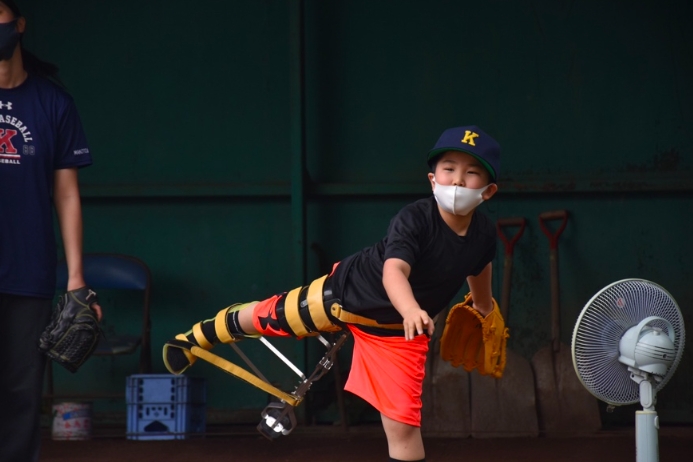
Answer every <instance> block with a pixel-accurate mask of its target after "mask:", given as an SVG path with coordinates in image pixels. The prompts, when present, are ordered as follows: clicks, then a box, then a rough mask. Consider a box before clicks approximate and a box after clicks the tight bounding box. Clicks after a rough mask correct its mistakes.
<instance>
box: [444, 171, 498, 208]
mask: <svg viewBox="0 0 693 462" xmlns="http://www.w3.org/2000/svg"><path fill="white" fill-rule="evenodd" d="M433 184H434V185H435V189H434V190H433V196H435V198H436V201H437V202H438V205H440V208H442V209H443V210H445V211H446V212H448V213H452V214H453V215H467V214H469V213H470V212H471V211H472V210H474V208H475V207H477V206H478V205H479V204H481V203H482V202H484V199H483V198H482V197H481V195H482V194H483V193H484V191H486V188H488V187H489V186H490V185H486V186H484V187H483V188H481V189H469V188H464V187H462V186H443V185H440V184H437V183H436V180H435V178H434V179H433Z"/></svg>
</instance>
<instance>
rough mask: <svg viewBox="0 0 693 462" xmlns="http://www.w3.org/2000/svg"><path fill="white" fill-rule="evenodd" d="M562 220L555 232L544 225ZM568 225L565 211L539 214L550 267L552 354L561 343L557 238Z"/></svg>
mask: <svg viewBox="0 0 693 462" xmlns="http://www.w3.org/2000/svg"><path fill="white" fill-rule="evenodd" d="M552 220H562V221H561V223H560V224H559V225H558V228H557V229H556V232H553V233H552V232H551V230H549V228H548V226H547V225H546V222H547V221H552ZM567 223H568V212H567V211H566V210H554V211H551V212H544V213H541V214H539V226H541V230H542V231H543V232H544V234H546V237H548V238H549V263H550V267H551V346H552V348H553V351H554V352H558V350H559V348H560V342H561V302H560V295H559V294H560V287H559V283H558V237H559V236H560V235H561V233H563V230H564V229H565V226H566V224H567Z"/></svg>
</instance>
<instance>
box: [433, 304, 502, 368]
mask: <svg viewBox="0 0 693 462" xmlns="http://www.w3.org/2000/svg"><path fill="white" fill-rule="evenodd" d="M508 337H510V334H509V331H508V328H507V327H505V321H504V320H503V316H501V313H500V310H499V309H498V304H497V303H496V300H493V311H492V312H491V313H489V314H488V315H487V316H486V317H484V316H482V315H481V314H480V313H479V312H478V311H477V310H475V309H474V308H473V306H472V294H471V292H470V293H468V294H467V296H466V297H465V298H464V300H463V301H462V302H461V303H458V304H456V305H455V306H453V307H452V308H451V309H450V312H449V313H448V317H447V319H446V321H445V329H444V330H443V335H442V337H441V338H440V356H441V358H443V359H444V360H446V361H449V362H450V363H451V364H452V365H453V366H455V367H459V366H460V365H462V367H464V369H465V370H466V371H467V372H471V371H473V370H474V369H476V370H477V371H478V372H479V374H481V375H492V376H494V377H496V378H501V377H502V376H503V370H504V369H505V360H506V358H505V349H506V345H507V342H508Z"/></svg>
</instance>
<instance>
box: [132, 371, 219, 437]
mask: <svg viewBox="0 0 693 462" xmlns="http://www.w3.org/2000/svg"><path fill="white" fill-rule="evenodd" d="M126 386H127V390H126V402H127V407H128V412H127V415H128V429H127V438H128V439H130V440H173V439H177V440H180V439H186V438H189V437H191V436H202V435H204V432H205V428H206V420H207V419H206V401H207V396H206V394H207V390H206V383H205V380H204V379H203V378H196V377H186V376H182V375H173V374H135V375H131V376H129V377H128V378H127V385H126Z"/></svg>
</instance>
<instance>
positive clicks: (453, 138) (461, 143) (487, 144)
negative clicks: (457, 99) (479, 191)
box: [428, 125, 500, 183]
mask: <svg viewBox="0 0 693 462" xmlns="http://www.w3.org/2000/svg"><path fill="white" fill-rule="evenodd" d="M446 151H461V152H464V153H467V154H470V155H472V156H474V157H475V158H476V159H477V160H478V161H479V162H481V163H482V165H483V166H484V167H486V170H488V172H489V173H490V174H491V181H492V182H494V183H495V182H496V179H497V178H498V173H499V172H500V145H499V144H498V142H497V141H496V140H494V139H493V138H491V137H490V136H489V135H487V134H486V133H485V132H484V131H483V130H482V129H480V128H479V127H477V126H476V125H469V126H467V127H454V128H448V129H447V130H445V131H444V132H443V134H442V135H440V138H438V142H437V143H436V145H435V146H433V149H431V150H430V151H428V165H429V166H431V165H432V164H433V161H434V160H435V158H436V157H438V155H440V154H442V153H444V152H446Z"/></svg>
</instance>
